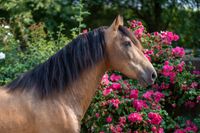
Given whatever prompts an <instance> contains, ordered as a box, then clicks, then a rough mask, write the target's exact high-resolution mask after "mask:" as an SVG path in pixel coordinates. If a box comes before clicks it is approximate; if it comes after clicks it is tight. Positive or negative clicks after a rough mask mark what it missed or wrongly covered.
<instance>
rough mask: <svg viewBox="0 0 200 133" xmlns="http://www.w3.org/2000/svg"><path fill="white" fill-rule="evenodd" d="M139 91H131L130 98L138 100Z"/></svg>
mask: <svg viewBox="0 0 200 133" xmlns="http://www.w3.org/2000/svg"><path fill="white" fill-rule="evenodd" d="M138 93H139V91H138V90H137V89H134V90H131V93H130V98H134V99H137V98H138Z"/></svg>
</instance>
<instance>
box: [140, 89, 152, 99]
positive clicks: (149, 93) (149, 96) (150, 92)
mask: <svg viewBox="0 0 200 133" xmlns="http://www.w3.org/2000/svg"><path fill="white" fill-rule="evenodd" d="M153 93H154V92H153V90H149V91H146V92H145V93H144V94H143V95H142V97H144V98H145V99H147V100H150V101H151V100H152V98H151V96H152V95H153Z"/></svg>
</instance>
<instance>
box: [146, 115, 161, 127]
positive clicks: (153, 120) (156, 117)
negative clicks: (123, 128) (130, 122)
mask: <svg viewBox="0 0 200 133" xmlns="http://www.w3.org/2000/svg"><path fill="white" fill-rule="evenodd" d="M148 118H149V119H150V123H151V124H154V125H159V124H160V123H161V122H162V117H161V116H160V115H159V114H158V113H153V112H150V113H148Z"/></svg>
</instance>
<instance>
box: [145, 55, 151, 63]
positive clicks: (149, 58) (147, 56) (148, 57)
mask: <svg viewBox="0 0 200 133" xmlns="http://www.w3.org/2000/svg"><path fill="white" fill-rule="evenodd" d="M144 56H145V57H146V58H147V59H148V60H149V61H150V62H151V57H150V56H149V55H148V54H144Z"/></svg>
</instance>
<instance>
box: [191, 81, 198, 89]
mask: <svg viewBox="0 0 200 133" xmlns="http://www.w3.org/2000/svg"><path fill="white" fill-rule="evenodd" d="M190 86H191V87H192V88H196V87H197V86H198V83H197V82H192V84H191V85H190Z"/></svg>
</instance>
